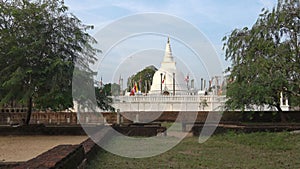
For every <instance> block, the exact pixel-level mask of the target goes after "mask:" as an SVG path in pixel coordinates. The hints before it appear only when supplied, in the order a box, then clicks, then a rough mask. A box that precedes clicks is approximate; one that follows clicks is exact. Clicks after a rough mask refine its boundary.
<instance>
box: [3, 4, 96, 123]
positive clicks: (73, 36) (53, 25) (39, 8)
mask: <svg viewBox="0 0 300 169" xmlns="http://www.w3.org/2000/svg"><path fill="white" fill-rule="evenodd" d="M67 11H68V8H67V7H66V6H65V5H64V3H63V1H62V0H58V1H57V0H47V1H46V0H38V1H30V0H15V1H1V3H0V35H1V36H0V67H1V70H0V77H1V78H0V90H1V98H0V99H1V102H0V103H1V104H2V105H3V104H5V103H7V102H9V101H11V100H15V101H17V102H18V103H19V104H22V105H27V107H28V112H27V118H26V124H29V121H30V117H31V112H32V108H33V104H34V107H35V108H36V109H48V108H50V109H52V110H64V109H66V108H69V107H72V106H73V102H72V86H71V84H72V74H73V70H74V67H75V62H76V63H79V64H80V66H81V67H82V68H84V69H86V70H89V68H88V63H92V62H94V61H95V60H96V59H95V57H94V55H95V54H96V53H97V52H98V50H97V49H95V48H93V47H92V46H91V45H92V44H93V43H96V41H95V40H94V39H93V38H92V37H91V36H90V35H89V34H87V33H86V32H85V31H86V30H88V29H91V28H92V26H87V25H84V24H82V23H81V21H80V20H79V19H78V18H76V16H74V15H73V14H70V13H68V12H67ZM89 71H90V70H89ZM2 91H3V92H2Z"/></svg>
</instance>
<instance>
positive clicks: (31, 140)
mask: <svg viewBox="0 0 300 169" xmlns="http://www.w3.org/2000/svg"><path fill="white" fill-rule="evenodd" d="M87 138H88V137H87V136H0V145H1V146H0V161H1V162H17V161H27V160H29V159H31V158H34V157H36V156H38V155H39V154H41V153H43V152H45V151H47V150H49V149H51V148H53V147H55V146H57V145H60V144H80V143H81V142H83V141H84V140H86V139H87Z"/></svg>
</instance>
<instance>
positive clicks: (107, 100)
mask: <svg viewBox="0 0 300 169" xmlns="http://www.w3.org/2000/svg"><path fill="white" fill-rule="evenodd" d="M95 91H96V100H97V105H98V107H100V109H101V110H109V111H115V108H114V107H112V103H113V102H112V98H111V97H109V96H118V95H119V94H120V93H119V92H120V85H118V84H116V83H114V84H111V83H109V84H105V85H104V87H103V88H95Z"/></svg>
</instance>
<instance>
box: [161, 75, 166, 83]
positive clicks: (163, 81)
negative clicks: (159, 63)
mask: <svg viewBox="0 0 300 169" xmlns="http://www.w3.org/2000/svg"><path fill="white" fill-rule="evenodd" d="M165 80H166V75H164V78H163V80H162V82H161V83H162V84H163V83H165Z"/></svg>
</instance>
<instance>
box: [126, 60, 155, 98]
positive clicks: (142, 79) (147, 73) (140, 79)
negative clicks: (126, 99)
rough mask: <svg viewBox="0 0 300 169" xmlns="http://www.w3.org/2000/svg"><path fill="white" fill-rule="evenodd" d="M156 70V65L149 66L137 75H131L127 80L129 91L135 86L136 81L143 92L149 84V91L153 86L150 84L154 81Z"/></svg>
mask: <svg viewBox="0 0 300 169" xmlns="http://www.w3.org/2000/svg"><path fill="white" fill-rule="evenodd" d="M156 71H157V68H155V67H154V66H148V67H146V68H145V69H143V70H142V71H140V72H138V73H136V74H135V75H132V76H130V77H129V78H128V80H127V89H128V90H127V91H130V90H131V89H132V88H133V86H134V83H137V85H138V87H139V90H141V92H145V86H147V91H149V90H150V87H151V86H150V85H149V84H150V83H152V79H153V75H154V73H155V72H156ZM146 82H147V84H146ZM149 82H150V83H149ZM139 85H141V86H139Z"/></svg>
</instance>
